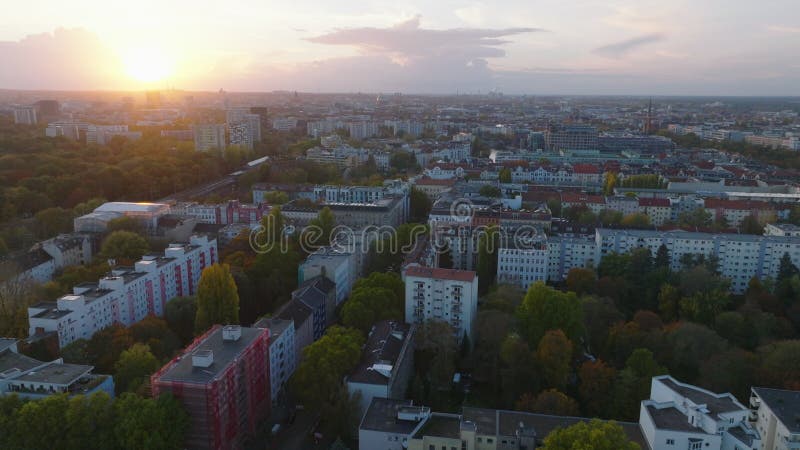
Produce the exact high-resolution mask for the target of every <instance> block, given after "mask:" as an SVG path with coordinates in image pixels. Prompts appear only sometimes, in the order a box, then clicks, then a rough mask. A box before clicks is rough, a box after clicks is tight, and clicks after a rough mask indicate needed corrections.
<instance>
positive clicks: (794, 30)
mask: <svg viewBox="0 0 800 450" xmlns="http://www.w3.org/2000/svg"><path fill="white" fill-rule="evenodd" d="M767 29H768V30H769V31H774V32H776V33H787V34H798V33H800V27H788V26H785V25H770V26H768V27H767Z"/></svg>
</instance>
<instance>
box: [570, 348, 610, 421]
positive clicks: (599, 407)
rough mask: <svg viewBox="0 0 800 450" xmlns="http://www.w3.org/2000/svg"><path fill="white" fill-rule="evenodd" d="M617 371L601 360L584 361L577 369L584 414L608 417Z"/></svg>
mask: <svg viewBox="0 0 800 450" xmlns="http://www.w3.org/2000/svg"><path fill="white" fill-rule="evenodd" d="M616 376H617V371H616V370H615V369H614V368H613V367H611V366H609V365H608V364H606V363H605V362H603V361H602V360H596V361H586V362H585V363H583V364H582V365H581V368H580V369H579V370H578V379H579V380H580V384H579V385H578V393H579V395H580V399H581V402H582V403H583V405H584V407H585V412H586V414H588V415H590V416H592V417H608V416H610V415H611V413H612V411H611V408H610V405H612V404H613V397H612V395H613V388H614V380H615V379H616Z"/></svg>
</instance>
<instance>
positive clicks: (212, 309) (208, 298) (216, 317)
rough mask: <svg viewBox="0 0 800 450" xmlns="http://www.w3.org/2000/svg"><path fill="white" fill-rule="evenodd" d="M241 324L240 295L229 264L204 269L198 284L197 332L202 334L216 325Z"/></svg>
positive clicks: (195, 325)
mask: <svg viewBox="0 0 800 450" xmlns="http://www.w3.org/2000/svg"><path fill="white" fill-rule="evenodd" d="M235 323H239V293H238V291H237V290H236V283H235V282H234V281H233V276H232V275H231V271H230V267H229V266H228V265H227V264H214V265H211V266H208V267H206V268H205V269H203V273H202V274H201V275H200V282H199V283H198V284H197V315H196V317H195V324H194V328H195V331H196V332H198V333H201V332H203V331H205V330H207V329H209V328H210V327H211V326H212V325H214V324H235Z"/></svg>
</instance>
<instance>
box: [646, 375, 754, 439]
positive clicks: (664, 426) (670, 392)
mask: <svg viewBox="0 0 800 450" xmlns="http://www.w3.org/2000/svg"><path fill="white" fill-rule="evenodd" d="M749 416H750V410H749V409H747V408H746V407H745V406H744V405H742V404H741V403H739V401H737V400H736V397H734V396H733V395H732V394H729V393H725V394H715V393H713V392H710V391H707V390H705V389H702V388H699V387H697V386H692V385H690V384H685V383H681V382H679V381H677V380H675V379H674V378H672V377H671V376H669V375H662V376H658V377H653V379H652V381H651V384H650V399H649V400H644V401H642V403H641V408H640V410H639V427H640V428H641V430H642V434H643V435H644V437H645V439H646V440H647V443H648V444H649V447H650V450H752V449H758V448H760V443H761V437H760V435H759V433H758V432H757V431H756V430H755V429H753V428H752V427H750V423H749V422H748V417H749Z"/></svg>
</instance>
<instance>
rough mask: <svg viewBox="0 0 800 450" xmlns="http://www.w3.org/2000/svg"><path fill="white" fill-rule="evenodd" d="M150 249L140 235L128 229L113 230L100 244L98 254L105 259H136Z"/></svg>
mask: <svg viewBox="0 0 800 450" xmlns="http://www.w3.org/2000/svg"><path fill="white" fill-rule="evenodd" d="M149 250H150V245H149V244H148V243H147V240H146V239H145V238H143V237H142V236H140V235H138V234H136V233H133V232H130V231H124V230H120V231H114V232H112V233H111V234H109V235H108V236H107V237H106V238H105V239H104V240H103V244H102V245H101V246H100V256H102V257H103V258H107V259H114V260H122V261H127V262H132V261H136V260H138V259H139V258H141V257H142V255H144V254H145V253H147V252H148V251H149Z"/></svg>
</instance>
